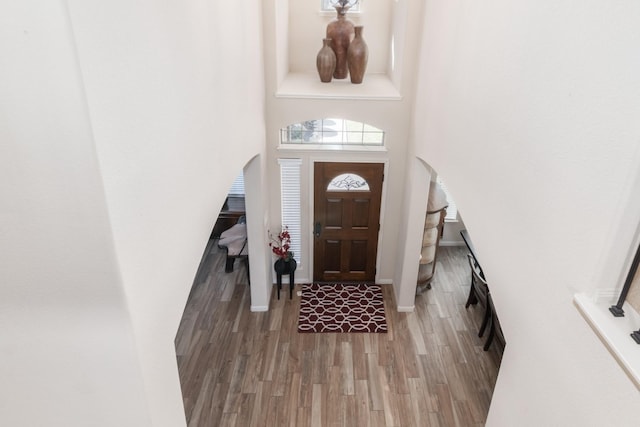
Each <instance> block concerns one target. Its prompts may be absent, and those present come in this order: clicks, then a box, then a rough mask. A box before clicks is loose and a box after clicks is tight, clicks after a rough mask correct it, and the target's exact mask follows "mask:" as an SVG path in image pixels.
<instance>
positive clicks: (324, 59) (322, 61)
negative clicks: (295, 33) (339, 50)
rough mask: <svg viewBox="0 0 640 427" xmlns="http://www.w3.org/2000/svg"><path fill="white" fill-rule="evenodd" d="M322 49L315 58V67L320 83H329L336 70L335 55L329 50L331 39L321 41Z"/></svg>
mask: <svg viewBox="0 0 640 427" xmlns="http://www.w3.org/2000/svg"><path fill="white" fill-rule="evenodd" d="M322 43H323V44H322V48H321V49H320V51H319V52H318V55H317V56H316V67H317V68H318V74H319V75H320V81H321V82H323V83H329V82H330V81H331V77H333V72H334V71H335V69H336V54H335V53H334V52H333V49H331V46H330V44H331V39H322Z"/></svg>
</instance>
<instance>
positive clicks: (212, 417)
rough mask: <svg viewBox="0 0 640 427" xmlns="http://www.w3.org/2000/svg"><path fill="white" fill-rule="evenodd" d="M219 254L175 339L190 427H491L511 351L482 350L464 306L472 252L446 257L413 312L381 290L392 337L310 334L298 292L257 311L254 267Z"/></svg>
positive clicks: (207, 262) (473, 316)
mask: <svg viewBox="0 0 640 427" xmlns="http://www.w3.org/2000/svg"><path fill="white" fill-rule="evenodd" d="M210 247H211V250H210V251H208V252H207V255H206V256H205V257H204V259H203V263H202V264H201V268H200V271H199V272H198V276H197V279H196V281H195V283H194V286H193V289H192V291H191V295H190V297H189V301H188V303H187V306H186V308H185V312H184V317H183V319H182V322H181V325H180V328H179V330H178V333H177V336H176V353H177V359H178V367H179V374H180V381H181V384H182V393H183V398H184V406H185V412H186V419H187V423H188V425H189V426H190V427H196V426H200V427H205V426H207V427H208V426H241V427H245V426H296V427H303V426H311V427H315V426H318V427H319V426H373V427H377V426H416V427H418V426H482V425H484V421H485V419H486V415H487V411H488V408H489V403H490V401H491V395H492V393H493V388H494V385H495V381H496V377H497V373H498V368H499V365H500V360H501V355H502V349H500V348H498V345H497V343H494V344H492V347H491V348H490V350H489V351H487V352H485V351H483V350H482V344H483V342H484V340H483V339H481V338H478V337H477V331H478V327H479V325H480V321H481V319H482V313H481V309H480V307H473V306H472V307H470V308H469V309H468V310H465V308H464V304H465V302H466V298H467V294H468V291H469V280H470V276H469V275H470V272H469V266H468V264H467V261H466V253H467V252H466V248H458V247H455V248H449V247H444V248H442V249H441V250H440V252H439V254H438V262H439V264H440V265H438V266H437V268H436V277H435V280H434V282H433V288H432V289H431V290H429V291H426V292H425V293H423V294H422V295H420V296H417V297H416V310H415V312H413V313H398V312H397V311H396V310H395V301H394V296H393V291H392V288H391V286H383V291H384V298H385V306H386V314H387V321H388V326H389V332H388V333H386V334H360V333H354V334H300V333H298V332H297V315H298V307H299V297H297V296H296V295H295V293H294V298H293V300H289V299H288V296H287V297H284V298H283V297H281V299H280V300H277V299H276V296H275V292H272V305H271V309H270V311H269V312H264V313H252V312H250V311H249V306H250V301H249V286H248V284H247V275H246V269H245V266H244V264H241V263H239V262H236V265H235V269H234V272H233V273H225V272H224V256H223V254H222V253H221V251H220V250H219V249H218V248H217V245H215V244H212V245H210ZM300 287H301V285H297V286H296V290H300ZM284 295H287V294H286V293H285V294H284ZM284 295H283V296H284Z"/></svg>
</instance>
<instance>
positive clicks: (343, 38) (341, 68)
mask: <svg viewBox="0 0 640 427" xmlns="http://www.w3.org/2000/svg"><path fill="white" fill-rule="evenodd" d="M335 8H336V12H337V13H338V16H337V17H336V19H335V20H334V21H331V22H330V23H329V25H327V38H328V39H331V49H333V52H334V53H335V54H336V69H335V71H334V72H333V77H334V78H336V79H345V78H347V74H348V73H349V69H348V66H347V50H348V49H349V43H351V39H352V38H353V34H354V29H353V22H351V21H349V20H348V19H347V18H346V16H345V15H346V14H347V10H349V6H335Z"/></svg>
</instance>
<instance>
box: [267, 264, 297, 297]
mask: <svg viewBox="0 0 640 427" xmlns="http://www.w3.org/2000/svg"><path fill="white" fill-rule="evenodd" d="M296 267H298V263H297V262H296V260H295V259H293V258H291V259H290V260H289V261H285V260H283V259H282V258H280V259H278V260H277V261H276V262H275V264H273V268H274V269H275V270H276V276H277V279H278V299H280V289H282V276H283V275H284V274H288V275H289V299H291V298H293V282H294V279H295V278H294V276H295V271H296Z"/></svg>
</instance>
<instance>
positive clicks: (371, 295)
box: [298, 283, 387, 332]
mask: <svg viewBox="0 0 640 427" xmlns="http://www.w3.org/2000/svg"><path fill="white" fill-rule="evenodd" d="M298 332H387V319H386V317H385V314H384V302H383V298H382V289H381V288H380V285H366V284H362V283H356V284H324V283H323V284H318V283H313V284H307V285H304V286H303V287H302V297H301V300H300V316H299V317H298Z"/></svg>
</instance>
